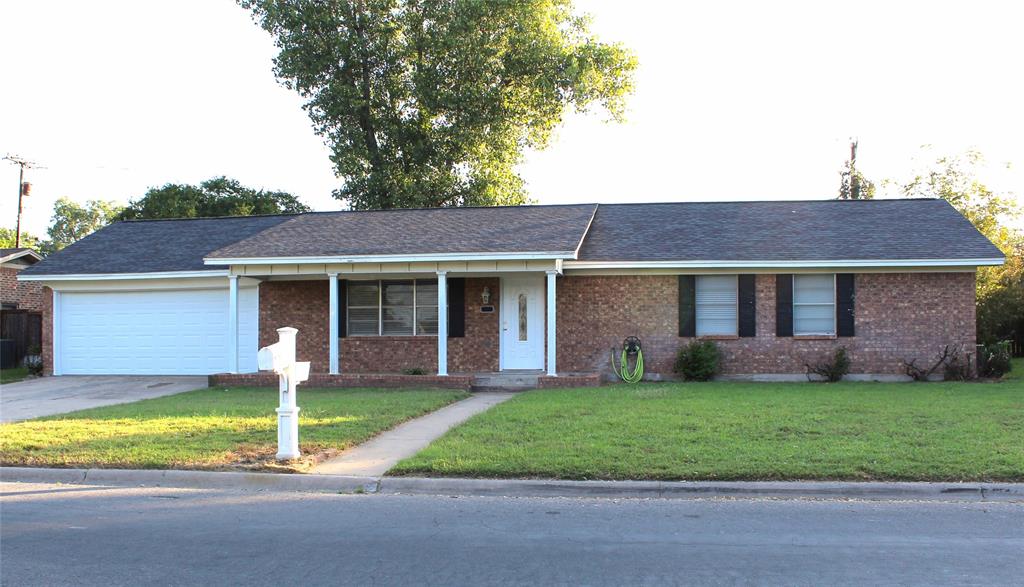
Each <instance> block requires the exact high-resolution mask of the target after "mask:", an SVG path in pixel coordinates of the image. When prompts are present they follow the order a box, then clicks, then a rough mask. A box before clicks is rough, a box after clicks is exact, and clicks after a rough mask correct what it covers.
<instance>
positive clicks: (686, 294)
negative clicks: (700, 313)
mask: <svg viewBox="0 0 1024 587" xmlns="http://www.w3.org/2000/svg"><path fill="white" fill-rule="evenodd" d="M679 336H689V337H693V336H697V278H696V277H695V276H693V275H680V276H679Z"/></svg>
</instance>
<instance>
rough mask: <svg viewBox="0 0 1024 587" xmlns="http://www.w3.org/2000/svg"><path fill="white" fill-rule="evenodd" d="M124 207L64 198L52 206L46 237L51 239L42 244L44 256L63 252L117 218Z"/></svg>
mask: <svg viewBox="0 0 1024 587" xmlns="http://www.w3.org/2000/svg"><path fill="white" fill-rule="evenodd" d="M123 208H124V207H123V206H121V205H119V204H118V203H117V202H111V201H105V200H89V201H88V202H86V203H85V205H84V206H83V205H81V204H78V203H77V202H75V201H73V200H71V199H69V198H66V197H63V198H59V199H58V200H57V201H56V202H55V203H54V205H53V216H52V217H51V218H50V228H49V230H47V234H48V235H49V236H50V238H49V240H47V241H44V242H42V243H40V244H39V246H40V249H41V250H42V252H43V253H44V254H50V253H53V252H56V251H59V250H61V249H63V248H64V247H66V246H68V245H70V244H71V243H73V242H75V241H77V240H78V239H81V238H83V237H85V236H88V235H89V234H90V233H92V232H95V231H96V230H99V229H100V228H103V227H104V226H106V225H108V224H110V223H111V222H113V221H114V220H116V219H117V217H118V215H119V214H120V213H121V210H122V209H123Z"/></svg>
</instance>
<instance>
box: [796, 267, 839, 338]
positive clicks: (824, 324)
mask: <svg viewBox="0 0 1024 587" xmlns="http://www.w3.org/2000/svg"><path fill="white" fill-rule="evenodd" d="M835 333H836V276H835V275H834V274H832V273H829V274H825V275H794V276H793V334H794V335H797V336H800V335H808V334H812V335H813V334H823V335H833V334H835Z"/></svg>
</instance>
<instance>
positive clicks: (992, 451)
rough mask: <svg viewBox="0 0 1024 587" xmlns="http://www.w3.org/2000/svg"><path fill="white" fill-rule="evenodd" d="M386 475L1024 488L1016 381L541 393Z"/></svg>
mask: <svg viewBox="0 0 1024 587" xmlns="http://www.w3.org/2000/svg"><path fill="white" fill-rule="evenodd" d="M1022 371H1024V366H1022V365H1018V371H1017V373H1018V374H1019V373H1021V372H1022ZM389 474H392V475H430V476H468V477H513V478H530V477H540V478H562V479H689V480H701V479H703V480H712V479H720V480H725V479H733V480H740V479H747V480H773V479H846V480H935V481H939V480H943V481H959V480H987V481H1024V379H1012V380H1008V381H1004V382H1001V383H894V384H886V383H838V384H810V383H801V384H779V383H775V384H767V383H728V382H715V383H685V384H677V383H665V384H641V385H638V386H627V385H616V386H609V387H603V388H598V389H570V390H558V391H556V390H538V391H533V392H528V393H525V394H523V395H521V396H519V397H516V398H514V399H512V400H510V401H508V402H505V403H503V404H501V405H498V406H496V407H495V408H493V409H491V410H490V411H489V412H486V413H484V414H480V415H478V416H476V417H474V418H473V419H471V420H469V421H468V422H466V423H465V424H463V425H462V426H460V427H458V428H456V429H454V430H452V431H450V432H449V433H448V434H447V435H445V436H444V437H442V438H441V439H439V440H437V441H436V442H434V443H433V444H432V445H430V446H429V447H428V448H426V449H425V450H423V451H422V452H420V453H419V454H418V455H416V456H414V457H412V458H410V459H407V460H405V461H402V462H401V463H399V464H398V465H397V466H396V467H395V468H394V469H393V470H392V471H391V472H390V473H389Z"/></svg>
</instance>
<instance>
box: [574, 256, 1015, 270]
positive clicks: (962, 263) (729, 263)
mask: <svg viewBox="0 0 1024 587" xmlns="http://www.w3.org/2000/svg"><path fill="white" fill-rule="evenodd" d="M1003 263H1005V259H1004V258H1002V257H993V258H979V259H823V260H796V261H794V260H762V261H744V260H699V261H565V263H564V267H565V269H567V270H568V269H728V268H737V269H744V268H748V269H819V268H820V269H824V268H836V269H839V268H851V269H864V268H872V267H878V268H890V267H909V268H918V267H922V268H924V267H983V266H996V265H1002V264H1003Z"/></svg>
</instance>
